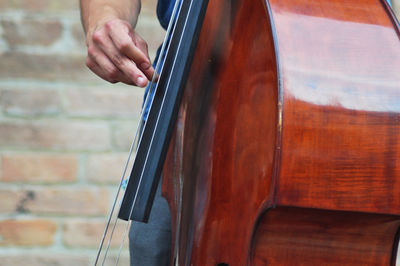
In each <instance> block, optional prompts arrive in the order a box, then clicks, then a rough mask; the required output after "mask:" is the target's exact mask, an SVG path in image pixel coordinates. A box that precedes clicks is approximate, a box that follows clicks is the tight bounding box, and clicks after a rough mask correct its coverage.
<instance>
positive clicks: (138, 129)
mask: <svg viewBox="0 0 400 266" xmlns="http://www.w3.org/2000/svg"><path fill="white" fill-rule="evenodd" d="M181 2H182V0H177V1H176V2H175V5H174V9H173V11H172V15H171V19H170V22H169V24H168V28H167V31H166V34H165V36H166V37H165V39H164V41H163V44H162V46H161V49H160V52H159V56H158V58H159V60H158V62H157V64H156V67H155V72H154V74H153V76H152V79H151V81H150V83H149V85H148V91H147V94H146V96H145V99H144V104H143V108H142V110H141V112H140V120H139V123H138V124H137V127H136V131H135V135H134V139H133V141H132V143H131V145H130V149H129V154H128V158H127V162H126V164H125V166H124V170H123V173H122V177H121V181H120V183H119V186H118V190H117V193H116V197H115V200H114V202H113V204H112V207H111V210H110V213H109V216H108V219H107V224H106V227H105V230H104V233H103V236H102V239H101V242H100V246H99V249H98V252H97V256H96V260H95V263H94V265H95V266H96V265H98V263H99V260H100V256H101V253H102V251H103V248H104V247H103V246H104V242H105V239H106V237H107V234H108V233H109V232H108V231H109V228H110V225H111V220H112V217H113V214H114V211H115V208H116V206H117V203H118V198H119V195H120V193H121V191H122V188H123V187H124V184H126V183H127V181H128V179H129V177H126V178H125V176H126V174H127V170H128V167H129V163H130V162H131V159H132V154H133V152H134V151H136V149H137V147H138V144H139V143H140V142H141V140H142V137H143V130H142V129H143V128H144V127H145V125H146V122H147V120H146V113H145V109H146V107H147V106H150V109H151V107H152V105H153V100H154V97H151V95H152V94H153V95H155V93H156V91H157V88H158V86H156V83H157V80H158V73H162V69H163V66H164V64H163V59H164V58H165V56H166V54H167V53H168V50H169V43H170V42H169V40H170V38H171V36H172V34H173V32H174V30H175V24H176V23H175V22H176V20H177V16H178V14H179V13H180V7H181V6H182V5H181ZM187 19H188V18H186V20H185V26H186V23H187ZM181 41H182V39H180V41H179V46H180V44H181ZM179 46H178V47H179ZM175 62H176V56H175V58H174V63H173V65H174V66H175ZM169 82H170V79H169V80H168V84H169ZM167 88H168V86H167ZM153 89H154V91H152V90H153ZM164 100H165V99H163V101H162V105H163V104H164ZM149 104H150V105H149ZM158 121H159V116H158V117H157V122H156V125H157V124H158ZM153 137H154V134H153V136H152V139H151V143H152V142H153ZM135 159H136V153H135V155H134V156H133V161H134V160H135ZM147 159H148V153H147V155H146V160H145V164H146V163H147ZM142 179H143V171H142V173H141V176H140V179H139V184H138V188H139V187H140V184H141V182H142ZM137 195H138V191H136V192H135V195H134V200H133V204H132V206H131V209H130V214H129V219H128V222H127V223H126V227H125V230H124V234H123V238H122V242H121V245H120V247H119V250H118V256H117V258H116V260H115V265H118V262H119V259H120V256H121V252H122V250H123V247H124V244H125V240H126V236H127V235H128V232H129V227H130V225H131V217H132V213H133V209H134V206H135V203H136V198H137ZM117 223H118V217H117V216H116V217H115V219H114V221H113V226H112V230H111V232H110V235H109V238H108V241H107V245H106V247H105V253H104V256H103V259H102V260H101V265H102V266H103V265H104V263H105V261H106V258H107V255H108V252H109V249H110V245H111V240H112V238H113V235H114V232H115V228H116V226H117Z"/></svg>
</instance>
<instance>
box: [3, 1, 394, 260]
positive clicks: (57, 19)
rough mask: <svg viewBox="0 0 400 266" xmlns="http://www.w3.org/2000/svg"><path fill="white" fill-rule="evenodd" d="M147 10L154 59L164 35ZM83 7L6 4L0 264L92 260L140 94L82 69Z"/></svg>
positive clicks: (144, 27)
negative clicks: (80, 14)
mask: <svg viewBox="0 0 400 266" xmlns="http://www.w3.org/2000/svg"><path fill="white" fill-rule="evenodd" d="M399 2H400V1H399V0H396V2H395V3H394V7H395V8H396V9H397V10H399V11H400V4H399ZM143 5H144V6H143V10H142V16H141V19H140V23H139V25H138V31H139V32H140V33H141V34H142V36H143V37H144V38H145V39H147V40H149V41H150V48H151V54H152V55H154V52H155V49H156V47H157V45H158V44H159V43H160V42H161V40H162V35H163V32H162V31H161V29H160V27H159V26H158V23H157V22H156V20H155V19H154V6H155V0H143ZM77 6H78V2H77V0H74V1H72V0H63V1H62V0H0V36H1V37H0V266H6V265H30V266H36V265H59V266H62V265H65V266H67V265H75V266H81V265H91V264H92V262H93V259H94V257H95V253H96V249H97V246H98V244H99V241H100V237H101V234H102V230H103V227H104V221H105V218H104V217H105V214H106V213H107V211H108V209H109V207H110V204H111V198H112V196H113V195H114V191H115V184H116V182H117V181H118V179H119V178H120V175H121V171H122V167H123V164H124V162H125V159H126V156H127V150H128V147H129V145H130V141H131V138H132V134H133V130H134V128H135V124H136V122H137V120H138V114H139V108H140V103H141V97H142V93H143V91H142V90H141V89H138V88H134V87H129V86H124V85H109V84H106V83H105V82H103V81H102V80H100V79H98V78H97V77H95V76H94V75H92V74H91V73H90V72H89V71H88V70H87V69H86V67H85V66H84V58H85V53H86V50H85V46H84V39H83V34H82V30H81V26H80V23H79V13H78V10H77ZM118 230H121V229H118ZM113 248H114V249H115V248H116V243H113ZM113 252H114V251H113ZM114 253H115V252H114ZM124 260H125V261H123V262H122V263H121V265H127V263H126V260H127V256H126V254H125V255H124Z"/></svg>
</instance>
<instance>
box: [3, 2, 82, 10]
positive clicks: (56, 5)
mask: <svg viewBox="0 0 400 266" xmlns="http://www.w3.org/2000/svg"><path fill="white" fill-rule="evenodd" d="M0 9H1V10H10V9H11V10H12V9H23V10H29V11H40V12H44V11H52V12H54V11H71V10H78V1H62V0H34V1H32V0H0Z"/></svg>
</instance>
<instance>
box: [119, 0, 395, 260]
mask: <svg viewBox="0 0 400 266" xmlns="http://www.w3.org/2000/svg"><path fill="white" fill-rule="evenodd" d="M189 3H190V4H189ZM192 4H193V5H197V7H195V8H194V9H191V8H193V7H192ZM193 10H198V11H199V12H198V13H197V15H196V16H197V17H196V19H197V20H196V21H197V23H198V24H196V25H197V26H193V34H194V38H192V39H193V40H194V42H190V43H187V42H183V45H184V46H185V45H186V46H187V47H188V50H187V54H186V57H185V58H187V59H188V60H187V61H186V63H185V64H182V69H180V72H179V71H178V77H180V78H178V80H179V82H178V84H179V87H181V88H182V92H180V93H179V92H178V93H176V95H177V105H175V106H174V107H172V108H171V110H170V111H171V117H172V118H171V120H169V121H171V122H169V123H168V124H166V125H165V129H164V133H165V135H164V136H165V137H164V138H163V143H164V146H163V147H164V148H162V149H161V148H160V149H159V150H158V154H159V155H158V159H159V161H157V163H155V165H154V166H153V168H152V169H153V172H154V173H158V172H161V169H163V180H162V182H163V184H162V186H163V196H164V197H165V198H166V199H167V201H168V203H169V206H170V210H171V213H172V227H173V228H172V232H173V243H172V250H173V252H172V254H171V265H182V266H183V265H196V266H204V265H206V266H208V265H211V266H243V265H396V257H397V247H398V242H399V226H400V42H399V38H400V30H399V24H398V22H397V20H396V18H395V17H394V15H393V13H392V11H391V9H390V7H389V6H388V4H387V3H386V1H384V0H381V1H380V0H359V1H351V0H334V1H317V0H219V1H206V0H204V1H203V0H193V1H190V0H188V1H186V0H184V1H183V4H182V8H181V12H183V15H182V14H180V17H179V18H178V21H177V25H182V23H180V19H181V16H182V17H183V18H182V21H185V18H186V19H187V18H189V19H190V18H191V17H190V16H189V14H190V12H193ZM185 14H186V17H185ZM185 25H186V24H185ZM199 25H200V26H199ZM189 26H190V25H189ZM182 27H183V29H182V31H184V29H185V27H184V26H182ZM182 36H185V35H182ZM173 40H174V39H172V40H171V42H172V44H171V45H172V46H173V45H174V44H173V43H174V42H173ZM181 43H182V42H181ZM166 65H167V68H168V65H171V63H169V61H168V55H167V58H166ZM179 75H180V76H179ZM159 83H163V77H162V75H161V76H160V80H159ZM164 83H165V82H164ZM159 85H160V84H159ZM156 96H157V94H156ZM157 121H158V120H157ZM150 124H151V123H150ZM152 130H154V128H152ZM139 149H140V147H139ZM146 160H147V157H146ZM164 160H165V161H164ZM133 180H134V179H133ZM157 182H158V180H157V178H156V179H155V181H154V182H152V183H150V185H148V189H147V190H146V191H147V192H146V193H143V194H140V196H138V197H137V198H138V199H139V200H140V199H144V198H145V199H147V198H150V200H149V201H145V202H151V198H152V195H153V194H154V192H153V191H154V189H150V188H154V187H156V184H157ZM132 183H134V182H133V181H132ZM127 191H129V188H128V190H127ZM126 198H128V197H127V196H126ZM124 203H125V204H128V205H129V203H132V200H131V201H130V200H124ZM124 203H123V205H124ZM150 205H151V204H150ZM142 206H144V207H134V208H133V209H129V208H128V209H127V210H130V211H120V217H121V218H125V219H130V218H131V214H133V216H135V217H136V218H138V219H139V220H146V217H147V216H148V212H149V204H147V205H146V204H144V205H142ZM128 214H129V215H128Z"/></svg>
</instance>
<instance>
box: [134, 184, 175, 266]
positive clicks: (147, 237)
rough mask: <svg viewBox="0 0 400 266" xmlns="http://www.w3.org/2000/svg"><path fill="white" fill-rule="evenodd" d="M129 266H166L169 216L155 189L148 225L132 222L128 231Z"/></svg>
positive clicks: (169, 241)
mask: <svg viewBox="0 0 400 266" xmlns="http://www.w3.org/2000/svg"><path fill="white" fill-rule="evenodd" d="M129 252H130V262H131V266H167V265H169V261H170V253H171V214H170V212H169V207H168V204H167V201H166V200H165V199H164V198H163V197H162V196H161V182H160V185H159V186H158V188H157V192H156V196H155V199H154V203H153V207H152V209H151V212H150V218H149V222H148V223H140V222H135V221H132V225H131V228H130V231H129Z"/></svg>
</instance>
